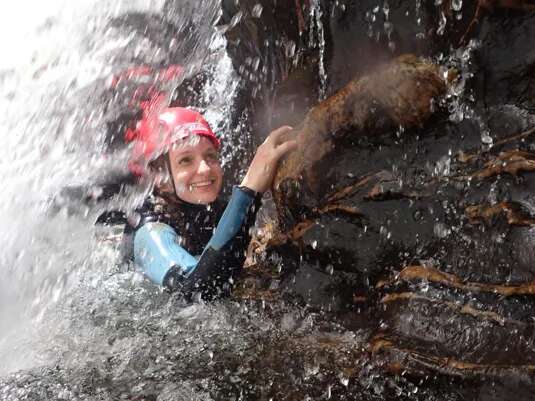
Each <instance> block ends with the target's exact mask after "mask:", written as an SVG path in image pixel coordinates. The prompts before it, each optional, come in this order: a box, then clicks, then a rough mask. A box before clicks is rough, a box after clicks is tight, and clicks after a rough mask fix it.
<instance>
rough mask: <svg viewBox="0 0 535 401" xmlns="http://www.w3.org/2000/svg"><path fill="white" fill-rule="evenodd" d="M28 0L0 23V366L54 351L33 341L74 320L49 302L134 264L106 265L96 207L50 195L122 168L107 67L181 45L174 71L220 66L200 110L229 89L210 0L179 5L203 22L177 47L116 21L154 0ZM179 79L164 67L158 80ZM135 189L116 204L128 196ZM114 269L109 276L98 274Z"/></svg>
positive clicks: (213, 105) (53, 338)
mask: <svg viewBox="0 0 535 401" xmlns="http://www.w3.org/2000/svg"><path fill="white" fill-rule="evenodd" d="M29 3H30V2H19V3H16V4H13V5H11V6H10V7H11V8H10V9H9V7H8V9H7V10H4V11H6V12H4V13H3V17H2V24H0V26H1V28H0V29H2V30H3V31H2V35H0V36H1V37H2V38H4V39H3V40H2V42H1V47H2V50H3V52H4V54H10V57H9V58H3V60H2V64H1V65H0V106H1V107H2V110H3V113H2V117H0V118H1V119H2V121H1V124H0V126H1V127H2V128H1V130H2V132H1V135H2V138H4V139H3V140H4V143H3V147H2V148H3V149H4V154H3V157H2V159H1V161H0V169H1V171H2V176H3V186H2V189H3V190H2V194H1V196H2V201H1V206H0V218H1V219H2V222H3V224H2V227H3V228H2V230H1V231H0V240H1V241H2V243H3V252H2V256H1V257H0V269H1V272H2V280H1V281H0V294H1V295H0V305H1V307H0V339H1V340H0V360H1V362H0V374H4V373H6V372H11V371H14V370H19V369H24V368H30V367H33V366H36V365H39V364H42V363H49V362H51V361H52V360H54V358H55V357H53V356H52V354H53V353H52V354H51V353H48V354H47V352H43V351H44V350H43V348H44V347H45V345H43V344H47V343H48V345H46V348H48V349H49V350H50V349H54V348H59V350H61V349H63V350H66V349H69V346H68V344H66V343H64V342H63V340H64V338H63V339H62V338H61V337H62V336H65V337H72V332H71V331H70V330H72V327H66V326H69V325H71V324H74V323H73V321H72V319H71V320H70V323H66V322H68V321H69V319H67V320H64V318H66V317H65V316H62V315H61V314H59V313H58V309H61V307H60V306H61V305H63V307H66V305H68V304H69V302H70V303H71V304H74V305H75V307H73V309H72V310H71V312H70V313H76V312H74V310H75V309H76V308H80V307H81V305H80V302H81V301H80V298H82V299H83V298H85V297H87V296H89V294H90V293H91V291H94V289H95V285H96V283H99V284H102V285H104V287H103V288H107V290H106V291H113V289H114V287H117V286H121V285H124V282H127V283H129V282H131V281H132V280H133V281H135V282H137V281H139V279H140V277H139V276H138V274H137V273H135V272H123V273H120V272H118V270H117V267H116V265H115V262H114V260H115V259H116V257H117V252H116V249H115V248H114V246H113V244H112V243H108V242H105V241H103V240H102V235H101V236H100V238H99V235H98V234H99V233H98V231H96V229H95V228H94V226H93V223H94V221H95V219H96V217H97V216H98V214H99V212H100V210H99V209H98V208H94V207H90V206H89V205H86V204H84V203H82V202H77V203H75V204H67V203H63V202H62V200H61V197H58V194H60V193H61V192H62V190H63V189H65V188H67V187H79V186H81V187H89V188H93V189H92V190H93V191H97V192H98V191H99V187H98V186H94V185H93V184H94V183H95V182H98V181H99V179H101V178H102V177H105V176H106V175H109V174H114V173H116V172H124V171H125V168H126V161H127V158H128V152H127V151H126V150H125V149H123V150H120V151H117V152H115V153H114V154H113V157H109V156H106V155H105V154H104V152H105V149H106V143H105V142H106V136H107V132H106V130H107V122H108V121H107V118H108V117H109V115H110V110H113V108H114V107H116V106H117V105H118V104H120V103H121V102H124V99H121V94H120V93H119V94H114V95H113V96H112V97H111V98H106V96H109V94H108V93H107V92H106V90H107V89H108V88H109V83H110V79H111V78H112V77H113V75H114V74H117V73H119V72H120V71H121V70H123V69H125V68H128V67H132V66H136V64H134V65H133V64H132V62H133V60H138V62H139V60H141V61H142V62H143V63H144V64H148V65H151V64H156V65H157V64H158V62H160V61H161V59H165V58H169V55H175V54H179V53H180V52H181V51H182V53H183V54H188V57H186V58H184V59H179V60H171V62H175V63H177V62H180V63H182V64H183V65H184V67H185V70H186V74H188V73H190V74H191V73H194V72H195V71H198V70H199V69H200V68H212V66H214V67H213V68H214V69H215V71H216V74H221V76H222V77H226V78H224V79H221V80H218V81H217V84H216V80H214V81H213V82H214V83H213V84H211V85H209V90H210V93H211V97H210V99H208V101H209V103H210V109H209V111H208V112H207V117H208V119H209V120H210V121H211V122H212V123H213V124H216V125H217V124H219V122H220V121H222V120H225V118H226V113H228V108H229V107H230V106H228V104H229V103H230V102H229V99H231V98H232V94H233V92H234V89H235V85H234V84H230V83H229V82H232V71H229V69H230V68H231V67H230V63H229V60H228V58H226V55H225V54H224V52H222V51H221V49H222V48H223V47H224V42H223V41H222V39H221V38H220V37H217V36H216V35H215V29H214V27H213V22H214V21H215V20H216V17H217V15H218V13H219V7H218V6H219V4H218V2H216V1H203V2H202V3H203V4H202V6H203V12H202V13H201V12H199V11H196V13H195V14H192V15H191V17H192V18H193V23H195V19H196V18H197V19H200V20H203V21H204V22H205V28H204V29H200V30H197V32H196V34H197V37H196V38H195V41H194V46H193V48H189V49H186V50H189V52H188V53H186V52H185V50H184V49H180V44H177V43H174V42H173V41H172V40H171V41H168V42H167V43H165V42H162V41H158V39H159V38H156V39H154V38H150V37H149V38H147V37H143V35H142V34H140V32H139V31H136V29H131V30H125V29H124V27H125V23H124V18H125V16H131V18H132V19H134V20H135V18H138V16H139V15H141V13H143V14H145V15H157V13H161V12H162V9H163V7H164V1H163V0H160V1H148V2H147V1H128V2H127V1H124V2H109V1H89V0H87V1H83V2H76V4H74V3H71V2H67V1H60V0H57V1H55V2H52V3H51V2H47V4H46V7H45V5H44V3H43V5H40V4H39V5H31V4H29ZM191 7H193V8H194V6H191ZM191 7H190V8H191ZM28 10H31V12H28ZM181 10H182V11H183V12H184V15H185V16H174V15H173V14H171V13H167V14H166V15H167V18H168V19H170V22H168V23H173V24H175V26H178V28H177V29H178V30H179V31H180V29H181V28H182V27H183V26H184V25H185V21H186V19H187V7H182V9H181ZM190 11H191V10H190ZM126 18H128V17H126ZM156 19H157V18H156ZM13 21H17V24H14V23H13ZM18 21H24V24H20V23H18ZM110 21H112V23H111V24H110ZM113 22H116V23H115V25H114V23H113ZM164 33H165V32H164ZM160 35H163V34H160ZM164 39H165V38H164ZM199 49H201V50H199ZM202 49H206V50H202ZM179 83H180V79H179V78H177V79H174V80H172V81H171V82H168V83H167V85H168V87H164V88H163V89H164V90H169V88H172V87H173V86H176V85H177V84H179ZM223 94H224V95H223ZM169 95H170V94H169ZM142 195H143V194H141V196H137V197H135V199H130V200H129V203H128V204H124V203H123V204H121V205H120V206H122V207H123V208H128V207H133V206H134V205H135V204H136V202H139V201H140V199H142ZM108 234H109V233H106V235H108ZM114 274H119V276H118V277H116V278H114V279H113V280H104V279H105V278H108V277H109V276H110V275H111V276H113V275H114ZM103 280H104V281H103ZM114 280H115V281H114ZM82 283H83V285H82ZM80 286H82V287H80ZM84 286H85V288H89V289H88V291H90V292H89V293H86V292H84V290H83V288H84ZM101 295H102V296H104V297H106V296H110V293H107V292H105V294H101ZM91 299H92V302H95V303H96V304H97V305H98V300H97V299H95V298H93V297H92V296H91ZM104 299H106V298H104ZM87 306H88V307H89V305H87ZM86 312H87V311H85V312H81V313H86ZM60 316H62V317H60ZM86 331H87V330H86ZM80 335H81V336H82V337H83V334H80ZM86 340H87V339H86ZM22 351H24V352H22ZM55 351H58V350H57V349H56V350H55ZM75 355H76V354H75ZM75 357H76V356H75Z"/></svg>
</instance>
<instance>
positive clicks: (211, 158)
mask: <svg viewBox="0 0 535 401" xmlns="http://www.w3.org/2000/svg"><path fill="white" fill-rule="evenodd" d="M206 161H208V162H209V163H219V153H217V152H208V153H207V154H206Z"/></svg>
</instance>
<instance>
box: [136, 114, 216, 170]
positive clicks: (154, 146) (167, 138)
mask: <svg viewBox="0 0 535 401" xmlns="http://www.w3.org/2000/svg"><path fill="white" fill-rule="evenodd" d="M190 135H201V136H204V137H206V138H208V139H209V140H210V141H211V142H212V144H213V145H214V146H215V148H216V149H219V146H220V142H219V139H218V138H217V137H216V136H215V134H214V133H213V131H212V129H211V128H210V125H209V124H208V122H207V121H206V120H205V119H204V117H203V116H202V115H201V114H200V113H199V112H197V111H194V110H191V109H187V108H184V107H168V108H165V109H163V110H161V111H160V112H159V113H157V114H156V113H147V114H146V115H145V116H144V117H143V118H142V119H141V120H140V121H139V122H138V123H137V125H136V128H135V129H134V130H132V129H128V130H127V131H126V134H125V139H126V141H127V142H133V143H134V147H133V150H132V156H131V157H130V161H129V163H128V168H129V169H130V171H131V172H132V173H134V174H136V175H139V176H141V175H143V174H144V172H145V168H146V165H147V163H148V162H150V161H151V160H155V159H156V158H157V157H158V156H160V155H162V154H163V153H166V152H167V151H168V150H169V148H170V146H171V145H172V144H173V143H175V142H176V141H178V140H181V139H185V138H187V137H188V136H190Z"/></svg>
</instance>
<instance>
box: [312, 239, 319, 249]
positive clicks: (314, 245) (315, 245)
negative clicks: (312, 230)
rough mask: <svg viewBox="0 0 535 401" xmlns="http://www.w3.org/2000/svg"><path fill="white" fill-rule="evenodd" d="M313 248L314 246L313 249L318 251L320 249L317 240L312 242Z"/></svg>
mask: <svg viewBox="0 0 535 401" xmlns="http://www.w3.org/2000/svg"><path fill="white" fill-rule="evenodd" d="M311 246H312V249H316V248H317V247H318V241H316V240H314V241H312V244H311Z"/></svg>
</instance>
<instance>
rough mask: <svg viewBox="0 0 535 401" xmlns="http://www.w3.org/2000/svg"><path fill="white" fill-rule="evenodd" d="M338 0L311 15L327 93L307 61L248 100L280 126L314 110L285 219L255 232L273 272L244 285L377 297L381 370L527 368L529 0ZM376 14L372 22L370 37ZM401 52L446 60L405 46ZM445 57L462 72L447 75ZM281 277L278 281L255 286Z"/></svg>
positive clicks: (279, 204)
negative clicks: (319, 35) (319, 38)
mask: <svg viewBox="0 0 535 401" xmlns="http://www.w3.org/2000/svg"><path fill="white" fill-rule="evenodd" d="M334 3H335V2H328V1H325V2H321V5H320V6H318V3H316V5H314V4H312V5H310V4H309V7H311V8H312V10H311V9H310V8H309V9H308V10H309V12H307V13H305V15H308V16H309V17H308V18H309V19H308V23H309V25H308V26H312V27H315V28H314V29H316V30H317V26H318V25H317V22H314V21H315V20H314V17H313V16H314V15H317V10H318V7H320V8H319V9H320V10H322V11H323V14H322V17H321V21H322V28H323V29H324V35H323V36H324V38H325V43H324V45H325V48H324V49H323V52H322V57H323V63H324V68H325V70H326V77H327V81H328V82H327V86H326V87H324V88H323V89H324V90H325V89H326V92H327V94H331V97H328V98H327V99H326V100H324V101H322V102H319V103H317V104H316V105H314V104H310V98H311V97H313V94H318V93H320V92H321V90H320V89H321V88H320V87H321V85H322V84H324V82H323V83H322V80H321V79H317V80H316V81H314V80H310V79H309V78H306V77H308V76H309V75H307V74H308V73H307V72H306V71H308V70H307V68H305V67H300V66H299V63H296V66H295V67H294V69H293V70H292V69H290V71H289V72H288V73H287V74H286V76H284V77H282V76H281V77H279V82H275V83H272V84H273V85H274V87H275V88H274V89H273V91H272V92H271V94H272V97H271V98H270V99H269V105H270V106H269V108H268V107H267V106H266V105H265V104H263V102H262V101H261V100H259V101H258V102H257V104H256V106H255V107H256V108H255V109H254V113H257V115H258V114H260V115H262V114H264V113H266V110H267V109H269V110H271V111H274V115H275V118H274V120H275V121H278V122H280V123H283V122H285V121H284V120H283V118H284V116H285V114H284V112H278V110H283V109H291V108H290V107H289V106H288V105H291V104H294V103H295V104H298V106H296V108H295V110H297V111H298V112H297V113H300V115H299V116H294V118H295V119H296V120H298V121H302V124H300V125H297V126H296V130H297V131H298V132H299V144H300V146H299V148H298V150H297V151H296V152H294V153H293V154H292V155H290V156H289V157H288V159H287V160H285V162H284V163H283V164H282V165H281V167H280V170H279V172H278V176H277V179H276V183H275V188H274V191H273V194H274V201H275V204H276V209H277V212H278V213H277V214H278V220H273V221H271V222H270V223H269V224H268V225H267V226H266V228H265V229H264V231H263V235H264V237H260V238H259V239H258V242H257V243H256V244H255V245H256V246H257V248H256V249H257V253H258V255H259V256H261V257H259V258H258V260H259V261H260V265H263V266H265V267H267V269H268V271H269V272H270V273H269V274H267V273H266V271H264V273H262V274H263V279H262V280H263V281H262V283H263V284H258V283H260V281H257V284H256V285H257V288H256V289H253V290H251V288H249V291H248V292H247V291H246V292H245V295H244V296H247V297H251V296H254V295H252V294H253V293H254V292H255V291H257V296H260V297H264V298H266V297H274V296H278V295H277V294H279V293H285V294H288V293H290V294H299V295H300V296H302V297H303V299H305V300H306V301H307V302H309V303H313V304H314V303H315V304H317V305H319V306H321V307H326V306H327V307H329V308H332V307H334V308H338V310H345V311H347V310H349V311H352V312H353V313H355V314H358V311H359V310H362V309H367V310H368V311H371V312H370V316H371V319H372V320H371V321H369V322H368V326H372V330H371V331H372V332H373V334H372V335H371V336H370V339H369V345H370V346H369V350H370V352H371V354H372V356H373V358H372V359H374V360H376V361H377V363H378V364H380V365H381V366H382V368H383V369H384V370H386V371H390V372H394V373H396V374H400V373H409V374H411V375H415V376H417V377H420V378H422V377H433V376H434V375H446V376H448V377H453V376H459V377H461V378H463V379H465V380H476V379H477V380H484V381H485V380H486V381H487V383H488V381H489V380H490V381H492V382H493V383H494V384H495V383H497V382H498V381H500V382H501V383H502V384H503V383H504V382H505V381H506V380H513V381H517V382H524V383H528V384H529V383H532V377H533V376H532V375H533V373H534V372H533V370H534V366H535V354H534V353H533V343H534V342H535V330H534V329H535V326H534V324H533V320H532V318H531V316H533V313H534V312H535V310H534V307H535V302H534V301H535V297H534V295H535V286H534V282H535V268H534V266H535V252H534V251H533V244H534V243H535V235H534V233H535V231H534V230H535V228H534V225H535V195H534V193H535V178H534V177H535V176H534V175H533V171H534V170H535V145H534V136H535V130H534V129H533V128H534V127H535V117H534V116H533V115H532V111H533V109H534V106H535V96H533V90H532V89H533V87H534V86H533V83H534V82H535V81H534V79H535V76H534V75H533V71H534V68H535V67H534V61H533V59H532V52H531V51H530V50H527V49H526V48H525V46H526V45H527V43H528V41H532V40H534V39H535V29H534V28H533V26H534V25H533V24H532V23H531V22H532V21H533V18H535V17H534V14H533V12H532V11H531V9H532V6H531V5H529V4H528V3H527V2H516V1H501V2H488V1H480V2H474V3H471V4H469V5H466V6H463V7H462V13H461V11H460V9H459V4H457V3H456V2H453V1H452V2H449V1H445V2H442V4H441V5H439V6H435V5H434V4H431V3H432V2H424V4H420V2H417V3H418V4H420V6H419V8H418V7H416V8H415V5H414V4H412V3H411V4H408V3H407V2H396V1H394V2H389V9H388V10H384V9H382V8H380V7H384V5H383V3H381V4H380V5H379V6H380V7H377V9H376V8H375V6H377V2H353V1H350V2H346V4H345V5H344V9H342V8H340V7H339V6H338V4H339V3H338V2H337V3H336V4H334ZM289 7H290V6H289ZM314 7H316V11H314V10H313V8H314ZM302 8H303V9H306V6H303V7H302ZM377 10H379V11H377ZM315 13H316V14H315ZM413 18H418V21H419V22H418V24H413ZM349 21H353V22H349ZM381 23H382V25H381ZM314 24H316V25H314ZM370 27H371V28H370ZM379 27H380V28H379ZM382 27H384V30H382ZM367 28H370V29H371V31H372V32H371V33H372V35H371V36H368V35H366V36H364V35H362V33H364V32H366V29H367ZM387 28H388V29H387ZM307 29H310V30H313V28H307ZM281 32H288V31H284V29H281ZM285 34H287V33H285ZM528 38H529V40H528ZM471 39H475V40H476V42H472V44H471V47H468V48H467V47H463V46H465V45H466V44H467V43H469V41H470V40H471ZM391 42H392V43H393V44H391ZM297 43H299V44H300V45H301V46H304V47H306V45H303V44H302V43H301V42H299V41H297ZM474 43H476V45H474ZM477 43H478V44H477ZM319 47H320V46H318V47H317V48H314V50H317V51H318V52H319V50H320V49H319ZM298 49H299V46H298ZM506 49H507V50H506ZM308 50H310V47H309V48H308ZM298 51H299V50H298ZM404 51H411V52H413V53H414V54H416V55H417V56H427V57H433V58H434V59H435V60H439V64H442V68H439V67H437V66H434V65H432V64H431V63H429V62H423V61H421V59H419V58H416V57H415V56H411V57H401V58H397V57H398V56H399V53H400V52H404ZM470 51H472V52H473V54H472V55H470ZM312 53H314V51H312ZM301 56H302V57H303V58H305V59H306V58H307V57H308V59H309V60H311V59H314V57H313V56H312V55H311V54H310V53H308V55H307V53H306V50H303V52H302V53H301ZM448 57H449V58H448ZM318 59H319V58H316V59H314V60H316V61H318ZM440 60H442V61H440ZM304 64H306V63H304ZM315 65H316V64H315ZM451 66H454V67H456V69H457V75H456V76H455V77H454V76H450V78H451V79H452V81H453V82H452V86H451V87H450V89H449V90H446V86H445V83H444V75H443V74H444V72H447V71H448V69H449V67H451ZM319 70H320V69H318V70H317V71H316V72H317V73H318V74H319V73H320V71H319ZM355 74H357V75H358V78H354V76H355ZM300 79H301V82H303V81H304V80H308V81H307V82H309V83H313V85H312V86H314V89H308V91H305V92H304V95H303V98H305V100H301V98H300V94H299V93H294V96H293V97H292V96H291V95H290V93H289V89H288V88H301V87H302V85H299V84H297V83H296V82H298V81H300ZM304 86H306V85H304ZM277 88H280V90H281V92H280V93H282V94H283V95H281V96H279V97H278V96H277V93H278V92H277ZM318 88H320V89H318ZM441 95H444V96H442V97H441ZM290 99H294V100H293V101H292V100H290ZM292 102H294V103H292ZM266 103H267V102H266ZM305 103H308V104H309V106H310V107H311V108H310V111H308V112H304V111H303V109H304V107H303V104H305ZM283 105H286V106H287V107H284V106H283ZM459 113H460V114H459ZM286 115H287V114H286ZM277 118H280V119H279V120H277ZM275 125H276V124H275ZM266 131H267V130H266ZM281 256H282V259H281ZM281 260H282V262H281ZM281 266H282V268H281ZM279 270H280V273H279ZM303 271H304V272H305V273H303ZM255 274H256V273H254V272H252V273H250V276H254V275H255ZM258 274H260V273H258ZM311 277H312V278H311ZM273 278H276V279H277V280H279V281H277V283H279V284H278V285H279V287H278V288H277V289H275V290H274V289H273V286H271V287H270V289H269V290H267V289H266V291H265V292H262V293H259V292H258V286H260V288H261V287H262V285H264V286H265V288H267V286H268V285H269V284H266V283H270V282H271V283H272V282H273ZM291 279H294V280H295V284H293V283H292V280H291ZM247 280H249V281H247ZM247 280H245V281H244V283H245V284H248V285H249V284H251V282H252V280H251V278H250V277H249V278H248V279H247ZM270 280H271V281H270ZM252 286H253V287H254V285H252ZM245 287H246V285H245ZM258 294H260V295H258ZM242 295H243V293H242ZM348 327H349V324H348ZM529 385H531V384H529ZM504 391H505V393H507V390H504ZM502 396H503V394H502ZM474 397H476V398H477V396H474ZM494 397H498V398H492V397H491V399H502V398H500V397H501V396H497V395H495V396H494ZM470 399H472V398H470Z"/></svg>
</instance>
